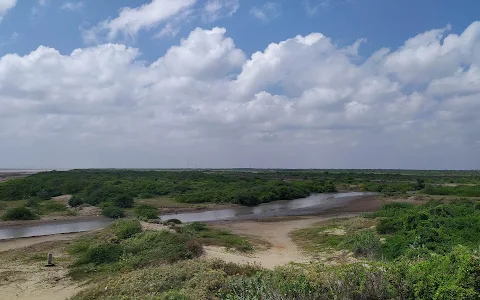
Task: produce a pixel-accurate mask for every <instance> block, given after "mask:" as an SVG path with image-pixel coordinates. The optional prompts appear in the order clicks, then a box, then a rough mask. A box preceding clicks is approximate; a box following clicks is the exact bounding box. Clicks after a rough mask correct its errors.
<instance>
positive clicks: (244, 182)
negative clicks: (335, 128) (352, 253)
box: [0, 170, 336, 205]
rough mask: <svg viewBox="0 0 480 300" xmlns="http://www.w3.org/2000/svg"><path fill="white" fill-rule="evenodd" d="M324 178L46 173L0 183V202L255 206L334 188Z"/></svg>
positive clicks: (84, 171)
mask: <svg viewBox="0 0 480 300" xmlns="http://www.w3.org/2000/svg"><path fill="white" fill-rule="evenodd" d="M335 191H336V188H335V185H334V184H333V183H332V182H330V181H326V180H322V179H318V180H301V181H300V180H294V181H286V180H281V179H268V178H262V177H260V176H242V175H241V174H238V175H237V176H228V175H225V174H221V173H220V174H217V173H205V172H194V171H178V172H175V171H129V170H73V171H66V172H56V171H53V172H46V173H39V174H36V175H32V176H29V177H27V178H23V179H20V180H13V181H9V182H6V183H2V184H0V200H2V201H12V200H20V199H28V198H31V197H36V198H39V199H50V198H51V197H55V196H59V195H62V194H73V195H75V197H76V198H77V199H78V198H80V199H82V202H85V203H88V204H91V205H99V204H100V203H103V202H115V201H117V199H120V198H121V197H125V196H126V197H132V198H152V197H156V196H167V195H168V196H171V197H174V198H175V199H177V200H178V201H181V202H188V203H201V202H229V203H239V204H243V205H256V204H259V203H263V202H270V201H274V200H280V199H282V200H289V199H296V198H301V197H306V196H309V195H310V194H312V193H323V192H335Z"/></svg>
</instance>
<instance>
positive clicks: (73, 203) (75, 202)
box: [68, 195, 85, 207]
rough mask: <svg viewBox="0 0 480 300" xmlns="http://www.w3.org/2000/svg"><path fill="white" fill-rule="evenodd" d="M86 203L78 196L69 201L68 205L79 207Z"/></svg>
mask: <svg viewBox="0 0 480 300" xmlns="http://www.w3.org/2000/svg"><path fill="white" fill-rule="evenodd" d="M84 203H85V202H84V201H83V199H82V198H80V197H79V196H76V195H75V196H73V197H72V198H70V199H69V200H68V205H70V206H71V207H77V206H80V205H82V204H84Z"/></svg>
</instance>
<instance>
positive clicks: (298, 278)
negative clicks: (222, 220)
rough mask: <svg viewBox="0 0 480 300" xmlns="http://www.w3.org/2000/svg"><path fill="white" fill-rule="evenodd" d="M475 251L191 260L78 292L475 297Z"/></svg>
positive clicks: (478, 266) (478, 273)
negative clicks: (395, 257) (377, 259)
mask: <svg viewBox="0 0 480 300" xmlns="http://www.w3.org/2000/svg"><path fill="white" fill-rule="evenodd" d="M476 255H477V254H475V253H472V252H471V251H469V250H468V249H466V248H465V247H455V248H454V250H453V251H452V252H451V253H449V254H447V255H445V256H441V255H432V256H430V257H428V259H424V260H417V261H409V260H399V261H396V262H392V263H356V264H350V265H344V266H325V265H322V264H318V263H315V264H311V265H290V266H285V267H280V268H277V269H275V270H261V269H258V268H255V267H252V266H237V265H233V264H227V263H223V262H216V261H201V260H188V261H180V262H177V263H174V264H170V265H160V266H157V267H153V268H147V269H142V270H138V271H133V272H128V273H118V274H116V275H113V276H111V277H109V278H106V279H104V280H103V281H101V282H99V283H97V284H96V285H94V286H92V287H90V288H87V289H86V290H84V291H82V292H80V293H79V294H78V295H77V296H76V297H74V299H75V300H93V299H192V300H193V299H195V300H196V299H238V300H243V299H266V300H276V299H301V300H315V299H478V297H480V286H479V284H478V282H479V280H480V261H479V258H478V256H476ZM105 286H108V287H109V289H108V290H106V291H105Z"/></svg>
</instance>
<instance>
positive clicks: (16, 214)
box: [2, 207, 38, 221]
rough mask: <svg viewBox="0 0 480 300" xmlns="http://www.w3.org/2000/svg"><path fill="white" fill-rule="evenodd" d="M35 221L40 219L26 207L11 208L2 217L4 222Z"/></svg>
mask: <svg viewBox="0 0 480 300" xmlns="http://www.w3.org/2000/svg"><path fill="white" fill-rule="evenodd" d="M35 219H38V216H37V215H35V214H34V213H33V212H32V211H31V210H29V209H28V208H26V207H15V208H9V209H7V211H6V212H5V213H4V214H3V216H2V220H4V221H15V220H19V221H25V220H35Z"/></svg>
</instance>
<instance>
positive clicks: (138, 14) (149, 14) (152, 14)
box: [85, 0, 196, 42]
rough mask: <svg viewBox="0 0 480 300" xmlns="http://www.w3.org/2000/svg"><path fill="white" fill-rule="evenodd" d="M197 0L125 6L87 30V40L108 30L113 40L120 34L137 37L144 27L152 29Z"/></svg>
mask: <svg viewBox="0 0 480 300" xmlns="http://www.w3.org/2000/svg"><path fill="white" fill-rule="evenodd" d="M195 2H196V0H152V1H151V2H149V3H146V4H144V5H142V6H140V7H136V8H130V7H124V8H122V9H121V10H120V12H119V15H118V17H116V18H114V19H111V20H110V19H108V20H104V21H102V22H101V23H99V24H98V25H97V26H95V27H93V28H91V29H89V30H87V31H86V32H85V39H86V40H87V41H90V42H91V41H92V40H94V39H95V38H96V37H97V36H98V35H101V34H102V33H104V32H106V35H107V38H108V39H109V40H113V39H115V38H117V37H118V35H119V34H123V35H124V36H127V37H135V36H136V35H137V33H138V32H139V31H140V30H142V29H151V28H153V27H156V26H158V25H159V24H160V23H161V22H164V21H166V20H168V19H169V18H171V17H172V16H175V15H176V14H178V13H180V12H181V11H182V10H184V9H187V8H188V7H190V6H192V5H193V4H195Z"/></svg>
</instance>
